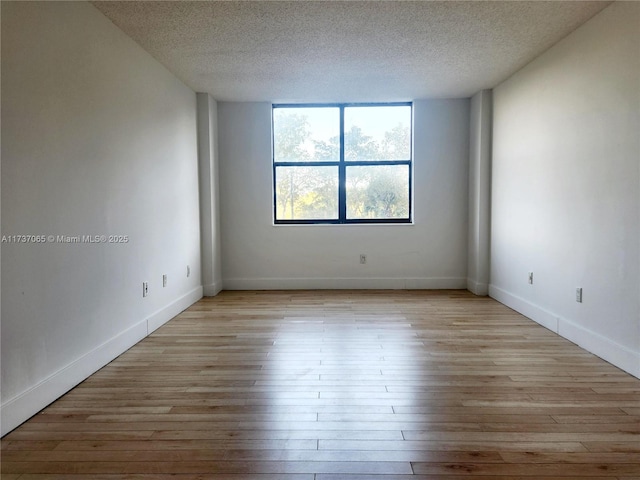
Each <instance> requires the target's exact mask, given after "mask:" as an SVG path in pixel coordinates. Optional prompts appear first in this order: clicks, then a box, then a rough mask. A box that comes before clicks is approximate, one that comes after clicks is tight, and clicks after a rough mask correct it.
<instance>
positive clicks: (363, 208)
mask: <svg viewBox="0 0 640 480" xmlns="http://www.w3.org/2000/svg"><path fill="white" fill-rule="evenodd" d="M346 171H347V172H346V175H347V179H346V185H347V218H348V219H350V220H353V219H374V218H375V219H393V218H409V166H408V165H372V166H353V167H347V168H346Z"/></svg>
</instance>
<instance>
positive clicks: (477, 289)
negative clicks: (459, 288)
mask: <svg viewBox="0 0 640 480" xmlns="http://www.w3.org/2000/svg"><path fill="white" fill-rule="evenodd" d="M467 290H469V291H470V292H471V293H473V294H474V295H478V296H481V297H486V296H487V295H489V285H488V284H486V283H479V282H476V281H475V280H473V279H471V278H467Z"/></svg>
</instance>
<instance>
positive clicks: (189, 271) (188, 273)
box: [187, 265, 191, 278]
mask: <svg viewBox="0 0 640 480" xmlns="http://www.w3.org/2000/svg"><path fill="white" fill-rule="evenodd" d="M189 275H191V267H190V266H189V265H187V278H189Z"/></svg>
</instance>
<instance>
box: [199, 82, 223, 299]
mask: <svg viewBox="0 0 640 480" xmlns="http://www.w3.org/2000/svg"><path fill="white" fill-rule="evenodd" d="M197 101H198V177H199V180H200V253H201V257H202V258H201V271H202V289H203V293H204V295H206V296H209V297H213V296H215V295H217V294H218V293H220V291H221V290H222V248H221V246H220V208H219V205H220V184H219V182H218V178H219V176H220V175H219V173H218V170H219V161H218V105H217V103H216V101H215V100H214V99H213V98H212V97H211V95H209V94H208V93H198V94H197Z"/></svg>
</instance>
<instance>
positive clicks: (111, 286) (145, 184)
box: [1, 2, 202, 433]
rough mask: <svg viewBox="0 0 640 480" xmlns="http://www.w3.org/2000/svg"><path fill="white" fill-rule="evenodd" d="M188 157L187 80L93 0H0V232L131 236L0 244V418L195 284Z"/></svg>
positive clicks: (106, 351) (52, 389) (78, 372)
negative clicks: (145, 285)
mask: <svg viewBox="0 0 640 480" xmlns="http://www.w3.org/2000/svg"><path fill="white" fill-rule="evenodd" d="M197 167H198V165H197V143H196V96H195V93H194V92H193V91H191V90H190V89H189V88H187V87H186V86H184V85H183V84H182V83H181V82H180V81H178V80H177V79H176V78H175V77H174V76H173V75H172V74H170V73H169V72H168V71H167V70H166V69H164V68H163V67H162V66H161V65H160V64H159V63H157V62H156V61H155V60H153V59H152V58H151V57H150V56H149V55H148V54H147V53H145V52H144V51H143V50H142V49H141V48H140V47H139V46H137V45H136V44H135V43H134V42H133V41H132V40H131V39H129V38H128V37H127V36H125V35H124V34H123V33H122V32H121V31H120V30H118V29H117V28H116V27H115V26H114V25H113V24H112V23H111V22H110V21H109V20H107V19H106V18H105V17H104V16H103V15H102V14H101V13H100V12H98V11H97V10H96V9H95V8H94V7H93V6H91V5H90V4H88V3H84V2H83V3H78V2H62V3H60V2H45V3H31V2H21V3H11V2H2V234H3V235H16V234H32V235H70V236H73V235H83V234H85V235H103V234H104V235H116V234H119V235H128V238H129V241H128V243H125V244H62V243H54V242H48V243H45V244H12V243H3V244H2V325H1V327H2V432H3V433H6V432H7V431H9V430H11V429H12V428H13V427H15V426H16V425H18V424H19V423H20V422H22V421H23V420H25V419H26V418H28V417H29V416H31V415H33V414H35V413H37V411H38V410H39V409H41V408H42V407H44V406H45V405H46V404H48V403H49V402H51V401H52V400H54V399H55V398H56V397H58V396H59V395H61V394H62V393H64V392H65V391H66V390H68V389H69V388H71V387H73V386H74V385H75V384H77V383H78V382H80V381H81V380H82V379H84V378H85V377H86V376H88V375H89V374H91V373H92V372H93V371H94V370H96V369H97V368H99V367H101V366H102V365H104V364H105V363H107V362H108V361H110V360H111V359H113V358H114V357H115V356H117V355H118V354H120V353H121V352H122V351H124V350H126V349H127V348H128V347H129V346H131V345H132V344H134V343H135V342H136V341H138V340H139V339H141V338H142V337H144V336H145V335H147V333H148V332H149V331H151V330H153V329H155V328H157V327H158V326H159V325H160V324H162V323H163V322H164V321H166V320H168V319H170V318H171V317H172V316H174V315H175V314H177V313H178V312H179V311H180V310H182V309H184V308H185V307H186V306H188V305H189V304H191V303H193V302H194V301H195V300H197V299H198V298H199V297H200V296H201V294H202V287H201V281H200V239H199V221H198V215H199V213H198V187H197V185H198V178H197ZM187 265H190V266H191V276H190V277H189V278H187V276H186V266H187ZM163 274H167V275H168V285H167V287H166V288H163V287H162V275H163ZM143 281H147V282H149V288H150V293H149V296H148V297H147V298H144V299H143V298H142V282H143Z"/></svg>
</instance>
